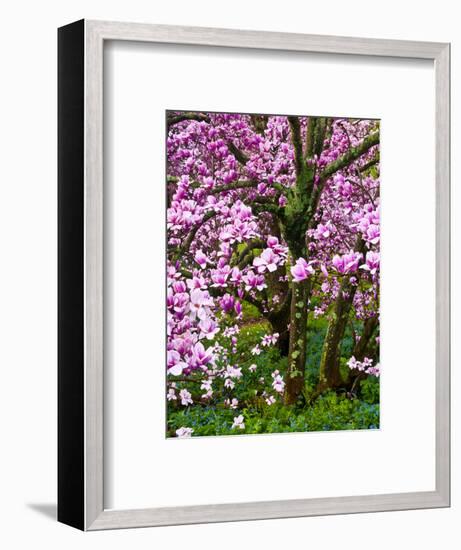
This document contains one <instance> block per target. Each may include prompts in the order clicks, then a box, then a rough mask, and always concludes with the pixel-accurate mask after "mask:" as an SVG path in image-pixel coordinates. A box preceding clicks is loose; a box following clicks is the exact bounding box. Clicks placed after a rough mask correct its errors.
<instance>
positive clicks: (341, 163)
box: [320, 132, 379, 182]
mask: <svg viewBox="0 0 461 550" xmlns="http://www.w3.org/2000/svg"><path fill="white" fill-rule="evenodd" d="M378 143H379V132H375V133H374V134H370V135H369V136H367V137H366V138H365V139H364V140H363V141H362V142H361V143H360V144H359V145H357V146H356V147H352V148H351V149H349V151H347V153H344V155H342V156H341V157H339V158H338V159H336V160H334V161H333V162H330V164H327V166H325V168H324V169H323V171H322V173H321V174H320V181H321V182H324V181H325V180H327V179H328V178H329V177H330V176H332V175H333V174H335V173H336V172H337V171H338V170H342V169H343V168H346V167H347V166H349V164H352V163H353V162H354V161H355V160H357V159H358V158H359V157H361V156H362V155H363V154H365V153H366V152H367V151H369V150H370V149H371V148H372V147H373V146H375V145H378Z"/></svg>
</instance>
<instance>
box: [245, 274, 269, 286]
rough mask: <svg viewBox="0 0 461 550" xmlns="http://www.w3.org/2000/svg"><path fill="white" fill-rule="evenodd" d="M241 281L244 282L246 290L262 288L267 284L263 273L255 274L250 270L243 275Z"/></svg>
mask: <svg viewBox="0 0 461 550" xmlns="http://www.w3.org/2000/svg"><path fill="white" fill-rule="evenodd" d="M243 281H244V282H245V283H246V286H245V289H246V290H247V291H248V290H252V289H256V290H262V289H263V288H266V286H267V285H266V283H265V282H264V277H263V275H255V274H254V273H253V271H251V270H250V271H248V273H247V274H246V275H245V276H244V277H243Z"/></svg>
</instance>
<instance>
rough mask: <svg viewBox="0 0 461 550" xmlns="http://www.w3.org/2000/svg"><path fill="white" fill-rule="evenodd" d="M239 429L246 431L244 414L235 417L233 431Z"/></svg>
mask: <svg viewBox="0 0 461 550" xmlns="http://www.w3.org/2000/svg"><path fill="white" fill-rule="evenodd" d="M234 428H239V429H240V430H244V429H245V423H244V418H243V415H242V414H239V416H236V417H234V423H233V424H232V429H234Z"/></svg>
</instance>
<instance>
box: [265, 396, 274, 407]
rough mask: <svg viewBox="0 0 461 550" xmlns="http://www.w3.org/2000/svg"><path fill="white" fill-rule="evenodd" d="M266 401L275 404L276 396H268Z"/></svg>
mask: <svg viewBox="0 0 461 550" xmlns="http://www.w3.org/2000/svg"><path fill="white" fill-rule="evenodd" d="M266 403H267V404H268V405H273V404H274V403H275V397H274V396H273V395H269V397H266Z"/></svg>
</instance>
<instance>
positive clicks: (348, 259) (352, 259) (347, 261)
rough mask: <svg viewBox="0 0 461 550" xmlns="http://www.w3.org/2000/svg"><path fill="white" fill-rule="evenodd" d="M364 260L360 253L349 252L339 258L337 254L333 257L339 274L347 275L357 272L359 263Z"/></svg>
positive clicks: (334, 265) (333, 262)
mask: <svg viewBox="0 0 461 550" xmlns="http://www.w3.org/2000/svg"><path fill="white" fill-rule="evenodd" d="M361 259H362V254H361V253H360V252H352V251H351V252H349V253H348V254H343V255H342V256H338V254H336V255H335V256H334V257H333V260H332V262H331V263H332V264H333V267H334V268H335V269H336V271H337V272H338V273H342V274H346V273H353V272H354V271H357V269H358V266H359V261H360V260H361Z"/></svg>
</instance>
